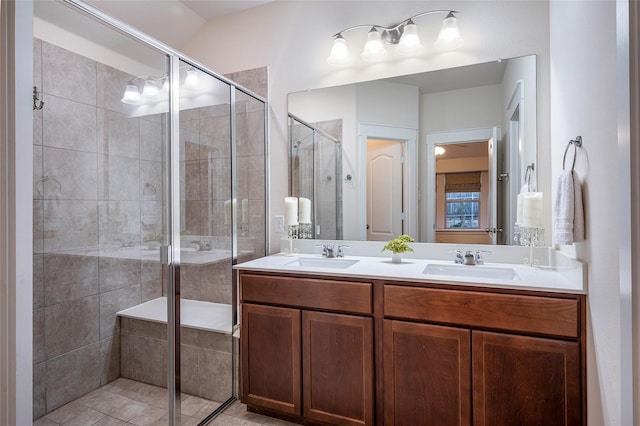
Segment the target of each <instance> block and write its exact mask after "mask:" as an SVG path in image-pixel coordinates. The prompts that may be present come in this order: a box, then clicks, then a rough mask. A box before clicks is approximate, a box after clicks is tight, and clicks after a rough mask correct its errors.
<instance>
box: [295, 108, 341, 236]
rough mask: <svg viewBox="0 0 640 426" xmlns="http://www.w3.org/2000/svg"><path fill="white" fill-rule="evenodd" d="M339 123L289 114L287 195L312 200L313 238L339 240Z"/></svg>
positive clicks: (337, 121)
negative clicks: (305, 118)
mask: <svg viewBox="0 0 640 426" xmlns="http://www.w3.org/2000/svg"><path fill="white" fill-rule="evenodd" d="M341 140H342V120H330V121H323V122H319V123H307V122H305V121H304V120H302V119H301V118H299V117H296V116H295V115H293V114H289V179H290V180H289V194H291V195H292V196H294V197H304V198H308V199H309V200H311V216H312V217H311V220H312V222H313V225H314V226H313V228H314V232H313V236H314V238H317V239H331V240H336V239H338V240H339V239H342V182H343V177H342V143H341Z"/></svg>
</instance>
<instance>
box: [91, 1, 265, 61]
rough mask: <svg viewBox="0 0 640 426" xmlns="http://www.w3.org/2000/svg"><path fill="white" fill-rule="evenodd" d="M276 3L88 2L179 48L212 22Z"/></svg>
mask: <svg viewBox="0 0 640 426" xmlns="http://www.w3.org/2000/svg"><path fill="white" fill-rule="evenodd" d="M271 1H273V0H85V2H86V3H88V4H89V5H91V6H93V7H95V8H97V9H100V10H101V11H103V12H104V13H106V14H108V15H110V16H112V17H114V18H116V19H118V20H120V21H122V22H125V23H127V24H129V25H131V26H132V27H134V28H137V29H138V30H140V31H142V32H143V33H146V34H148V35H150V36H151V37H153V38H155V39H156V40H159V41H161V42H162V43H164V44H166V45H168V46H170V47H172V48H174V49H176V50H181V48H182V47H183V46H184V45H185V44H186V43H187V42H188V41H189V40H190V39H191V38H192V37H193V36H194V35H195V34H196V33H197V32H198V30H200V28H202V27H203V26H204V25H205V24H206V23H207V22H208V21H210V20H212V19H217V18H220V17H222V16H225V15H229V14H232V13H237V12H241V11H243V10H246V9H250V8H253V7H257V6H260V5H263V4H265V3H270V2H271Z"/></svg>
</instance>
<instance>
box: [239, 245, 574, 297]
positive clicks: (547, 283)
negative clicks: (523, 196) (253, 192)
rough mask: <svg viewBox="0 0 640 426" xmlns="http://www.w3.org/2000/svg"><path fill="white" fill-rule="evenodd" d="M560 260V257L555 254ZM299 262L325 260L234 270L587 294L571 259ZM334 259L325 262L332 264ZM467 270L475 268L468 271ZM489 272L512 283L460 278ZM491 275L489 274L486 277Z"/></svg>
mask: <svg viewBox="0 0 640 426" xmlns="http://www.w3.org/2000/svg"><path fill="white" fill-rule="evenodd" d="M555 256H562V255H561V254H554V257H555ZM298 258H302V259H303V260H304V259H326V258H323V257H322V256H320V255H319V254H296V255H294V256H288V255H285V254H276V255H272V256H267V257H263V258H260V259H256V260H252V261H249V262H245V263H241V264H238V265H236V266H235V268H236V269H239V270H244V271H265V272H279V273H285V274H286V273H304V274H314V275H319V276H323V277H333V278H347V279H348V278H364V279H383V280H407V281H414V282H425V283H427V282H428V283H440V284H460V285H466V286H481V287H494V288H507V289H516V290H537V291H545V292H562V293H574V294H586V285H585V281H586V280H585V279H584V270H585V268H584V264H582V263H580V262H577V261H575V260H574V259H559V261H558V262H555V263H556V264H555V265H554V266H538V267H531V266H528V265H524V264H515V263H496V262H486V263H485V264H484V265H473V266H464V265H455V264H454V262H453V261H452V260H441V259H440V260H437V259H417V258H406V259H403V261H402V263H392V262H391V260H390V257H389V256H386V257H381V256H375V257H374V256H355V255H354V256H350V255H345V257H344V258H339V259H335V260H338V261H340V260H341V259H345V260H354V261H355V260H357V262H355V263H354V264H353V265H351V266H349V267H347V268H344V269H333V268H327V267H312V266H304V267H303V266H300V265H299V264H298V262H297V259H298ZM332 260H333V259H326V261H332ZM429 264H431V265H436V266H438V265H453V267H454V268H456V267H457V268H465V269H464V270H461V275H441V274H438V273H436V274H432V273H425V268H427V265H429ZM466 268H476V270H471V269H469V270H467V269H466ZM492 268H502V269H503V270H504V269H507V270H508V269H512V270H513V271H514V272H515V277H514V278H513V279H499V278H495V277H479V276H463V275H467V274H470V275H475V274H476V273H478V274H479V275H481V274H482V273H483V272H485V271H482V272H481V271H480V269H485V270H491V269H492ZM489 275H490V273H489Z"/></svg>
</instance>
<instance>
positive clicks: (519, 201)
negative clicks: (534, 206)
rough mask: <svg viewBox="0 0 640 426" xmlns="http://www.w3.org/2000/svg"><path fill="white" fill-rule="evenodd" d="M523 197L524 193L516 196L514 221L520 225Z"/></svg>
mask: <svg viewBox="0 0 640 426" xmlns="http://www.w3.org/2000/svg"><path fill="white" fill-rule="evenodd" d="M523 199H524V194H518V197H517V198H516V223H517V224H518V225H522V200H523Z"/></svg>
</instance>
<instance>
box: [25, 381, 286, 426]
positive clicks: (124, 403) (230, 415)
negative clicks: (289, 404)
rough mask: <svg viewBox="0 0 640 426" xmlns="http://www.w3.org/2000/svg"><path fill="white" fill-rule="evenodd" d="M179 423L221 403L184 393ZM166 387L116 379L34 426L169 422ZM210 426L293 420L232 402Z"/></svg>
mask: <svg viewBox="0 0 640 426" xmlns="http://www.w3.org/2000/svg"><path fill="white" fill-rule="evenodd" d="M180 405H181V414H182V423H181V426H197V425H198V424H199V423H200V421H201V420H202V419H204V418H205V417H206V416H207V415H209V414H210V413H211V412H213V411H214V410H215V409H216V408H218V407H219V406H220V403H218V402H215V401H209V400H206V399H203V398H199V397H197V396H192V395H186V394H183V396H182V401H181V404H180ZM168 424H169V412H168V410H167V390H166V389H164V388H160V387H158V386H153V385H148V384H146V383H141V382H137V381H135V380H129V379H125V378H119V379H116V380H114V381H113V382H111V383H108V384H106V385H104V386H102V387H101V388H99V389H96V390H94V391H93V392H90V393H88V394H86V395H84V396H82V397H80V398H78V399H76V400H75V401H72V402H70V403H68V404H66V405H63V406H62V407H60V408H58V409H57V410H55V411H52V412H50V413H49V414H47V415H46V416H44V417H41V418H40V419H38V420H36V421H35V422H33V425H34V426H58V425H70V426H73V425H77V426H120V425H126V426H134V425H135V426H146V425H153V426H155V425H158V426H160V425H168ZM209 425H213V426H253V425H256V426H258V425H260V426H261V425H269V426H289V425H291V426H293V425H294V424H293V423H289V422H285V421H282V420H277V419H272V418H270V417H266V416H261V415H259V414H255V413H249V412H247V407H246V405H244V404H242V403H240V402H239V401H236V402H234V403H233V404H232V405H231V406H230V407H228V408H227V409H226V410H225V411H224V412H223V413H221V414H220V415H219V416H218V417H216V418H215V419H214V420H213V421H211V422H210V423H209Z"/></svg>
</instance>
